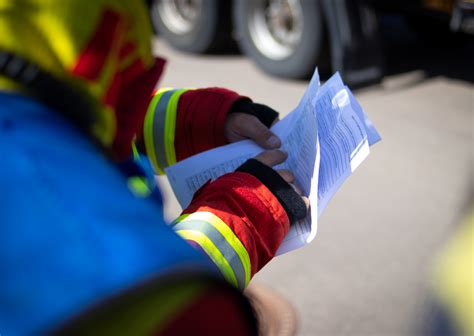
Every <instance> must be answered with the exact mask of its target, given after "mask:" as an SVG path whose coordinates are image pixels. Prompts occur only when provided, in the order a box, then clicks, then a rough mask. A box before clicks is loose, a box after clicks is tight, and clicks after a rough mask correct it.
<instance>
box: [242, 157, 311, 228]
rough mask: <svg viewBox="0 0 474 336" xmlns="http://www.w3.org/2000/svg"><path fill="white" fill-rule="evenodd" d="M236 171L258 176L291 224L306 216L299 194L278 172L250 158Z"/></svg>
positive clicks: (304, 205)
mask: <svg viewBox="0 0 474 336" xmlns="http://www.w3.org/2000/svg"><path fill="white" fill-rule="evenodd" d="M236 171H239V172H243V173H248V174H251V175H253V176H255V177H256V178H258V179H259V180H260V182H262V183H263V184H264V185H265V186H266V187H267V188H268V189H269V190H270V191H271V192H272V193H273V195H275V197H276V198H277V199H278V201H279V202H280V204H281V206H282V207H283V209H285V211H286V214H287V215H288V218H289V219H290V223H291V224H293V223H294V222H296V221H298V220H300V219H303V218H305V217H306V213H307V212H308V210H307V209H306V204H305V203H304V201H303V200H302V199H301V196H300V195H298V193H297V192H296V191H295V190H294V189H293V187H292V186H291V185H290V184H288V183H287V182H286V181H285V180H284V179H283V178H282V177H281V176H280V174H278V173H277V172H276V171H275V170H273V169H272V168H270V167H269V166H267V165H265V164H263V163H261V162H260V161H258V160H255V159H250V160H247V161H246V162H244V164H242V165H241V166H240V167H239V168H237V170H236Z"/></svg>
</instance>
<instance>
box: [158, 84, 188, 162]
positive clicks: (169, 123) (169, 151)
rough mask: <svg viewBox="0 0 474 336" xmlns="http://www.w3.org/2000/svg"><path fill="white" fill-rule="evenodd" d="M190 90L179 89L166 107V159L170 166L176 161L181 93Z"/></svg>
mask: <svg viewBox="0 0 474 336" xmlns="http://www.w3.org/2000/svg"><path fill="white" fill-rule="evenodd" d="M186 91H188V89H181V90H177V91H176V92H175V93H173V95H172V96H171V98H170V101H169V103H168V106H167V107H166V119H165V134H164V135H163V136H164V140H165V141H164V143H165V152H166V161H168V166H171V165H173V164H175V163H176V151H175V148H174V138H175V137H174V136H175V131H176V114H177V111H178V102H179V98H180V97H181V95H182V94H183V93H184V92H186Z"/></svg>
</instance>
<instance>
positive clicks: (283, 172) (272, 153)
mask: <svg viewBox="0 0 474 336" xmlns="http://www.w3.org/2000/svg"><path fill="white" fill-rule="evenodd" d="M287 158H288V154H287V153H286V152H284V151H281V150H279V149H274V150H267V151H264V152H262V153H260V154H259V155H257V156H256V157H255V160H258V161H260V162H261V163H263V164H266V165H267V166H269V167H273V166H276V165H278V164H280V163H283V162H285V160H286V159H287ZM276 172H277V173H278V174H280V176H281V177H282V178H283V179H284V180H285V181H286V182H287V183H288V184H289V185H291V186H292V187H293V189H294V190H295V191H296V192H297V193H298V195H300V196H301V198H302V199H303V201H304V203H305V204H306V208H307V209H309V199H308V197H306V196H303V194H302V191H301V189H300V188H298V187H297V186H296V185H295V175H293V173H292V172H291V171H290V170H288V169H278V170H276Z"/></svg>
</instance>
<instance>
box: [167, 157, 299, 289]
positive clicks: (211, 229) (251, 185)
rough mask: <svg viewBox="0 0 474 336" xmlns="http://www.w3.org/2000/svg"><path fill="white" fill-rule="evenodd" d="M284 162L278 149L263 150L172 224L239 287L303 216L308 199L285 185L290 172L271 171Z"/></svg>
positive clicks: (210, 186)
mask: <svg viewBox="0 0 474 336" xmlns="http://www.w3.org/2000/svg"><path fill="white" fill-rule="evenodd" d="M284 159H286V155H285V154H284V153H283V152H281V151H278V150H276V151H267V152H264V153H262V154H261V155H259V156H258V157H257V160H256V159H251V160H249V161H247V162H246V163H244V164H243V165H242V166H241V167H240V168H238V169H237V171H236V172H234V173H230V174H226V175H224V176H222V177H220V178H218V179H216V180H215V181H213V182H208V183H207V184H206V185H204V186H203V187H202V188H201V189H200V190H198V192H196V194H195V195H194V198H193V201H192V202H191V204H190V205H189V206H188V207H187V208H186V209H185V210H184V211H183V214H182V215H181V216H180V217H179V218H178V219H177V220H176V221H175V222H174V223H173V224H172V225H173V229H174V230H175V231H176V232H177V233H178V234H179V235H180V236H181V237H182V238H184V239H185V240H187V241H188V242H189V243H190V244H191V245H193V246H194V247H195V248H197V249H198V250H201V251H202V252H204V253H205V254H206V255H207V256H208V257H209V258H210V259H211V260H212V261H213V262H214V263H215V265H216V266H217V267H218V269H219V270H220V271H221V273H222V275H223V276H224V277H225V278H226V279H227V280H228V281H229V282H230V283H231V284H233V285H234V286H236V287H238V288H240V289H244V288H245V287H246V286H247V284H248V283H249V281H250V279H251V278H252V277H253V276H254V275H255V273H257V272H258V271H259V270H260V269H261V268H262V267H263V266H264V265H265V264H266V263H268V262H269V261H270V259H272V258H273V257H274V256H275V253H276V251H277V249H278V247H279V246H280V244H281V242H282V240H283V238H284V237H285V235H286V234H287V232H288V230H289V227H290V224H291V223H293V222H295V221H296V220H298V219H301V218H304V217H305V215H306V212H307V202H306V201H307V199H306V200H304V199H303V198H302V197H301V196H300V195H299V194H298V193H297V192H296V191H295V190H294V188H293V187H292V186H291V185H290V184H289V183H291V182H292V181H293V176H292V174H291V173H289V172H288V171H280V172H277V171H275V170H273V169H272V168H270V166H272V165H276V164H278V163H280V162H281V161H283V160H284Z"/></svg>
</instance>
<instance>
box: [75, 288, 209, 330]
mask: <svg viewBox="0 0 474 336" xmlns="http://www.w3.org/2000/svg"><path fill="white" fill-rule="evenodd" d="M208 287H209V285H208V284H205V283H203V282H197V281H196V282H192V280H191V281H189V283H181V284H171V285H169V286H167V287H164V288H160V289H158V290H150V291H149V292H146V293H144V294H142V295H139V296H138V297H137V296H136V295H135V296H134V297H133V298H127V297H125V298H124V299H122V300H121V301H120V302H118V303H115V304H112V305H111V306H110V307H108V309H107V310H105V312H103V313H101V314H98V313H95V314H92V317H91V318H90V319H89V320H86V321H85V322H83V323H80V324H78V325H75V326H74V334H76V335H90V336H103V335H137V336H148V335H158V334H159V333H160V331H161V330H162V329H163V328H164V327H166V326H167V325H168V323H170V322H172V321H173V318H174V317H175V315H176V314H178V313H180V312H182V311H184V310H185V309H186V308H187V307H188V306H189V305H190V304H192V303H193V302H195V301H197V300H198V299H199V298H200V297H201V296H202V295H203V294H204V293H205V292H206V291H207V290H208Z"/></svg>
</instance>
